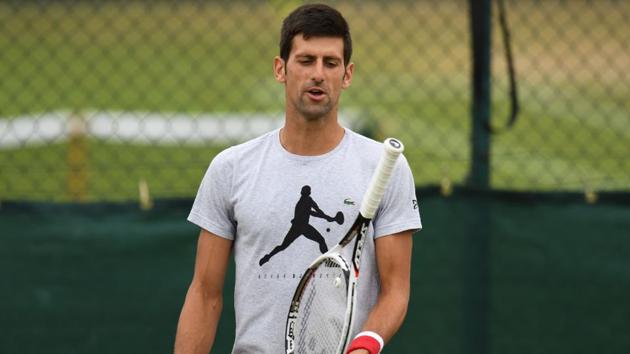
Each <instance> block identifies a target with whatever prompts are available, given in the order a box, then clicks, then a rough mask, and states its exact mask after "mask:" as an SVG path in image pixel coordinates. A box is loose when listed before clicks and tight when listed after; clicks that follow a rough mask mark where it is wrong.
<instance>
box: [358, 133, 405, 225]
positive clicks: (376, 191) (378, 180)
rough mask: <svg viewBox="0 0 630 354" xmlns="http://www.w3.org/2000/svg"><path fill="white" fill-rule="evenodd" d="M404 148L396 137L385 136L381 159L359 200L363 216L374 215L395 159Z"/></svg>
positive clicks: (369, 217) (371, 216)
mask: <svg viewBox="0 0 630 354" xmlns="http://www.w3.org/2000/svg"><path fill="white" fill-rule="evenodd" d="M404 149H405V147H404V146H403V144H402V143H401V142H400V141H399V140H397V139H394V138H387V139H385V141H384V142H383V154H382V155H381V159H380V161H379V163H378V165H377V166H376V171H374V174H373V175H372V180H371V181H370V185H369V186H368V189H367V191H366V192H365V195H364V196H363V201H362V202H361V209H360V212H361V215H363V217H364V218H367V219H372V218H373V217H374V214H375V213H376V209H377V208H378V205H379V204H380V202H381V199H382V198H383V194H384V193H385V188H386V187H387V183H388V182H389V179H390V177H391V176H392V171H393V170H394V166H395V165H396V161H397V160H398V157H399V156H400V154H402V152H403V150H404Z"/></svg>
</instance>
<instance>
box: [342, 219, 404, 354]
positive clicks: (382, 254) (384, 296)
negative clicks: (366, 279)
mask: <svg viewBox="0 0 630 354" xmlns="http://www.w3.org/2000/svg"><path fill="white" fill-rule="evenodd" d="M411 234H412V232H411V231H403V232H401V233H398V234H395V235H389V236H383V237H379V238H378V239H376V263H377V266H378V271H379V274H380V281H381V291H380V293H379V296H378V300H377V302H376V305H374V307H373V308H372V311H370V314H369V316H368V319H367V321H365V324H364V325H363V329H362V330H363V331H372V332H376V333H378V334H379V335H380V336H381V337H383V340H384V341H385V343H387V342H388V341H389V340H390V339H391V338H392V337H393V336H394V334H395V333H396V331H398V329H399V328H400V326H401V325H402V323H403V320H404V319H405V315H406V314H407V305H408V304H409V292H410V276H411V248H412V244H413V241H412V237H411ZM362 353H367V351H365V350H355V351H353V352H352V354H362Z"/></svg>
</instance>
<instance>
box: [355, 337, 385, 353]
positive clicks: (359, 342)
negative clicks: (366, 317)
mask: <svg viewBox="0 0 630 354" xmlns="http://www.w3.org/2000/svg"><path fill="white" fill-rule="evenodd" d="M375 336H378V334H376V333H369V334H367V333H365V332H363V333H359V335H357V336H356V337H355V338H354V339H353V340H352V342H350V346H348V350H347V351H346V354H348V353H350V352H351V351H353V350H357V349H365V350H367V351H368V352H369V353H370V354H378V353H380V352H381V349H382V346H381V343H380V342H379V341H378V340H377V339H376V338H375ZM378 338H380V336H379V337H378Z"/></svg>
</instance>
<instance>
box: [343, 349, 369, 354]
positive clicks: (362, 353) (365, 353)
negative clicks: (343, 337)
mask: <svg viewBox="0 0 630 354" xmlns="http://www.w3.org/2000/svg"><path fill="white" fill-rule="evenodd" d="M348 354H370V352H368V351H367V350H365V349H357V350H353V351H351V352H350V353H348Z"/></svg>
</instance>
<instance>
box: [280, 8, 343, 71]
mask: <svg viewBox="0 0 630 354" xmlns="http://www.w3.org/2000/svg"><path fill="white" fill-rule="evenodd" d="M298 34H302V35H303V36H304V38H305V39H309V38H311V37H340V38H342V39H343V62H344V65H348V63H349V62H350V57H351V56H352V38H351V37H350V28H349V27H348V23H347V22H346V19H345V18H343V15H341V13H340V12H339V11H337V10H335V9H333V8H332V7H330V6H328V5H324V4H307V5H302V6H300V7H298V8H297V9H295V10H293V12H291V13H290V14H289V16H287V17H286V18H285V19H284V21H283V22H282V30H281V31H280V57H281V58H282V59H283V60H284V61H285V62H286V61H287V60H288V59H289V53H291V47H292V44H293V37H295V36H296V35H298Z"/></svg>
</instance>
